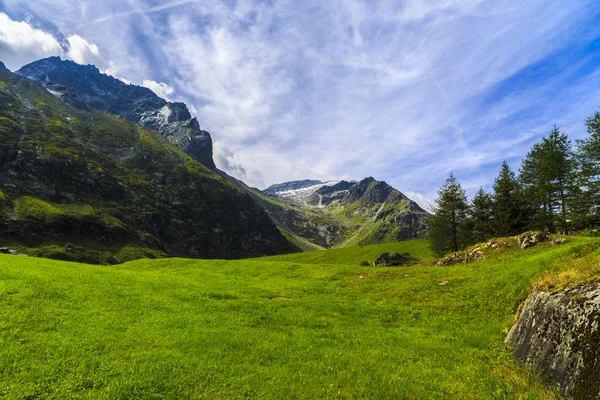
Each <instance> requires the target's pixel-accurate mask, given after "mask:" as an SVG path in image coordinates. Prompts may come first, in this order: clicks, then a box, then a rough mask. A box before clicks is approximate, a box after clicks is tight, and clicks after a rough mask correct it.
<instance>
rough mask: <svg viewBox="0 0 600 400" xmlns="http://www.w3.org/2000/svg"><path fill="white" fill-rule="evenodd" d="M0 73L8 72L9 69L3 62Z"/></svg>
mask: <svg viewBox="0 0 600 400" xmlns="http://www.w3.org/2000/svg"><path fill="white" fill-rule="evenodd" d="M0 71H8V68H6V65H4V63H3V62H2V61H0Z"/></svg>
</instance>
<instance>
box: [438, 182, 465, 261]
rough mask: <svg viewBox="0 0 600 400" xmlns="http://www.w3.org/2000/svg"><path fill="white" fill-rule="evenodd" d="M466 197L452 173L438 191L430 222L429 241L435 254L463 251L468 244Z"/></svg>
mask: <svg viewBox="0 0 600 400" xmlns="http://www.w3.org/2000/svg"><path fill="white" fill-rule="evenodd" d="M467 211H468V204H467V196H466V194H465V191H464V189H463V188H462V187H461V186H460V183H459V182H458V181H457V180H456V177H455V176H454V174H453V173H450V176H449V177H448V179H447V180H446V183H445V184H444V185H443V186H442V187H441V188H440V190H439V191H438V199H437V202H436V206H435V207H434V208H433V213H432V216H431V220H430V229H429V239H430V241H431V249H432V251H433V252H434V253H435V254H438V255H443V254H445V253H448V252H451V251H458V250H461V249H463V248H464V247H465V246H466V245H468V244H469V242H470V240H471V239H470V237H469V236H470V232H469V231H468V230H467V229H466V226H465V223H466V222H467Z"/></svg>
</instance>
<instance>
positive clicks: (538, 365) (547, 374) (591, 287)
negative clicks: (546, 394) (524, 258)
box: [506, 282, 600, 400]
mask: <svg viewBox="0 0 600 400" xmlns="http://www.w3.org/2000/svg"><path fill="white" fill-rule="evenodd" d="M506 341H507V343H509V344H511V345H512V346H513V347H514V353H515V357H516V359H517V360H518V361H519V362H521V363H523V364H524V365H525V366H527V367H528V368H530V369H532V370H535V371H538V372H539V373H540V374H541V375H542V376H543V377H544V378H545V379H546V380H547V381H548V382H549V383H550V384H552V385H555V386H557V387H558V388H560V391H561V393H562V394H563V396H565V397H566V398H568V399H575V400H594V399H598V398H600V283H599V282H594V283H588V284H584V285H581V286H578V287H575V288H571V289H564V290H560V291H557V292H553V293H546V292H533V293H531V294H530V295H529V297H528V298H527V299H526V301H525V303H524V304H523V307H522V310H521V313H520V315H519V317H518V319H517V322H516V323H515V325H514V326H513V327H512V329H511V331H510V332H509V334H508V336H507V338H506Z"/></svg>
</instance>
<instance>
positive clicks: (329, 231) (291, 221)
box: [254, 178, 429, 247]
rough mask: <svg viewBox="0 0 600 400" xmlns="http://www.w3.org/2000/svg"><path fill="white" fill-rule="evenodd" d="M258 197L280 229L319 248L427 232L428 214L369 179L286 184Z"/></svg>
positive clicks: (386, 239) (418, 235)
mask: <svg viewBox="0 0 600 400" xmlns="http://www.w3.org/2000/svg"><path fill="white" fill-rule="evenodd" d="M311 182H316V183H313V184H312V185H311ZM262 195H263V196H266V197H267V199H263V200H262V204H263V206H264V207H265V208H266V209H267V211H268V213H269V215H270V216H271V218H272V219H273V220H274V221H275V222H276V224H277V225H278V226H279V227H280V228H283V229H284V230H285V231H287V232H289V233H291V234H293V235H296V236H299V237H301V238H304V239H306V240H308V241H310V242H312V243H314V244H318V245H319V246H322V247H333V246H350V245H364V244H374V243H384V242H392V241H399V240H409V239H418V238H423V237H425V236H426V234H427V227H428V221H429V214H428V213H427V212H426V211H425V210H423V209H422V208H421V207H419V205H418V204H416V203H415V202H414V201H412V200H410V199H408V198H407V197H406V196H405V195H403V194H402V193H401V192H399V191H398V190H396V189H394V188H393V187H391V186H390V185H388V184H387V183H385V182H380V181H376V180H375V179H373V178H365V179H363V180H361V181H360V182H348V181H339V182H325V183H324V182H320V181H309V180H306V181H294V182H286V183H282V184H278V185H273V186H271V187H269V188H267V189H266V190H265V191H264V192H263V193H262ZM254 196H255V198H256V194H255V195H254Z"/></svg>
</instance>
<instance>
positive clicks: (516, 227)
mask: <svg viewBox="0 0 600 400" xmlns="http://www.w3.org/2000/svg"><path fill="white" fill-rule="evenodd" d="M493 198H494V205H493V210H494V211H493V215H494V232H495V235H496V236H511V235H516V234H519V233H521V232H522V231H523V230H524V226H525V220H524V219H525V215H526V213H525V207H524V203H523V197H522V193H521V187H520V185H519V182H518V181H517V178H516V176H515V173H514V172H513V171H512V170H511V168H510V166H509V165H508V163H507V162H506V161H504V162H503V163H502V168H501V169H500V174H499V175H498V177H497V178H496V179H495V180H494V195H493Z"/></svg>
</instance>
